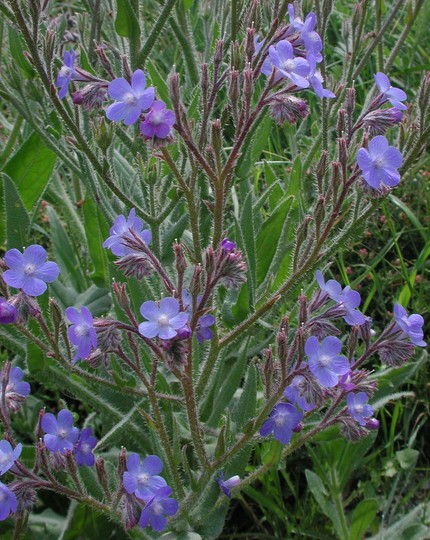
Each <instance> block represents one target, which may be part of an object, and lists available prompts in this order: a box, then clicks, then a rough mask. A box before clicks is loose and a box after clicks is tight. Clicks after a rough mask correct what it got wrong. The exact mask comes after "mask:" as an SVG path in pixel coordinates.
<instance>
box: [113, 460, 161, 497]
mask: <svg viewBox="0 0 430 540" xmlns="http://www.w3.org/2000/svg"><path fill="white" fill-rule="evenodd" d="M162 470H163V463H162V461H161V459H160V458H159V457H158V456H147V457H146V458H145V459H144V460H143V461H141V460H140V456H139V454H135V453H133V454H130V455H129V456H128V458H127V470H126V471H125V473H124V474H123V477H122V481H123V484H124V488H125V490H126V491H127V493H129V494H130V495H132V494H134V495H136V497H138V498H139V499H146V498H148V497H152V496H153V495H154V494H155V493H156V492H157V491H158V490H159V489H160V488H162V487H165V486H166V485H167V484H166V481H165V480H164V478H162V477H161V476H159V474H160V473H161V471H162Z"/></svg>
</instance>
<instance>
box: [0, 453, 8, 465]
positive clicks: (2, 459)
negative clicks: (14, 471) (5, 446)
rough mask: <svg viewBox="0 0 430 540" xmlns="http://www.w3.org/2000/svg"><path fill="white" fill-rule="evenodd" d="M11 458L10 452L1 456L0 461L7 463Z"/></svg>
mask: <svg viewBox="0 0 430 540" xmlns="http://www.w3.org/2000/svg"><path fill="white" fill-rule="evenodd" d="M9 460H10V454H3V455H2V456H0V463H1V464H2V465H3V464H4V463H7V462H8V461H9Z"/></svg>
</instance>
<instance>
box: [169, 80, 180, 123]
mask: <svg viewBox="0 0 430 540" xmlns="http://www.w3.org/2000/svg"><path fill="white" fill-rule="evenodd" d="M169 90H170V92H169V93H170V100H171V101H172V105H173V107H175V108H176V107H179V104H180V102H181V95H180V91H179V74H178V73H173V74H172V75H170V78H169ZM176 120H178V119H176Z"/></svg>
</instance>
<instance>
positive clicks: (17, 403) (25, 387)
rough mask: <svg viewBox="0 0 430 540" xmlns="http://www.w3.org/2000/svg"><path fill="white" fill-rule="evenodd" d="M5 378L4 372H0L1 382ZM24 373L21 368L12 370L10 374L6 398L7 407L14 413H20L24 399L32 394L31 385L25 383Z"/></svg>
mask: <svg viewBox="0 0 430 540" xmlns="http://www.w3.org/2000/svg"><path fill="white" fill-rule="evenodd" d="M2 376H3V371H0V380H1V378H2ZM23 377H24V372H23V371H22V369H21V368H19V367H13V368H11V370H10V372H9V381H8V383H7V385H6V391H5V394H6V395H5V398H6V405H7V407H9V408H10V409H11V410H12V411H13V412H16V411H18V410H19V409H20V408H21V405H22V403H23V401H24V399H25V398H26V397H27V396H28V394H29V393H30V385H29V384H28V382H25V381H23V380H22V379H23Z"/></svg>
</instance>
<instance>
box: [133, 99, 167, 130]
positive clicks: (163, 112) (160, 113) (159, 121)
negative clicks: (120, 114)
mask: <svg viewBox="0 0 430 540" xmlns="http://www.w3.org/2000/svg"><path fill="white" fill-rule="evenodd" d="M175 121H176V118H175V113H174V112H173V111H171V110H169V109H167V107H166V104H165V103H164V101H161V99H157V101H155V102H154V103H153V104H152V107H151V110H150V111H149V112H148V114H146V115H145V120H144V121H143V122H142V123H141V124H140V132H141V133H142V135H143V136H144V137H145V138H146V139H152V138H153V137H156V138H157V139H165V138H166V137H168V136H169V135H170V133H171V131H172V126H173V124H174V123H175Z"/></svg>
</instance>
